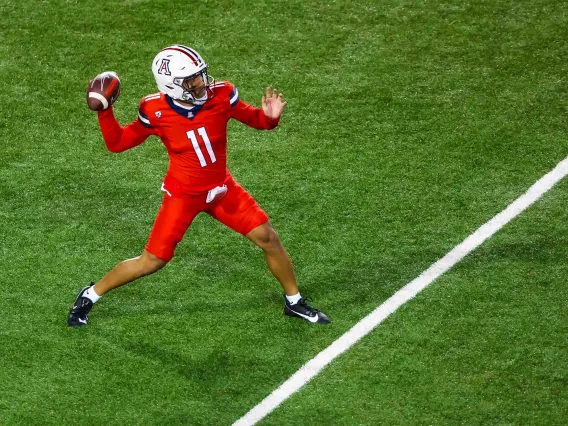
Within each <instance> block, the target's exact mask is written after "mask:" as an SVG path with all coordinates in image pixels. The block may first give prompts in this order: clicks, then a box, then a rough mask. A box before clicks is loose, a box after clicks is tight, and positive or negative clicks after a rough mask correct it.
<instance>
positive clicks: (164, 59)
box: [152, 44, 215, 105]
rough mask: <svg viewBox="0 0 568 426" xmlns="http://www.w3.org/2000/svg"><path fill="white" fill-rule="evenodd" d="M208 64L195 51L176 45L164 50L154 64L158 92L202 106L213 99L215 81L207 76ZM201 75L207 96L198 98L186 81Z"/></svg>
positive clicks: (157, 56)
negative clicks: (188, 87)
mask: <svg viewBox="0 0 568 426" xmlns="http://www.w3.org/2000/svg"><path fill="white" fill-rule="evenodd" d="M207 68H208V65H207V63H206V62H205V61H204V60H203V58H202V57H201V55H200V54H199V53H197V52H196V51H195V50H193V49H191V48H189V47H187V46H183V45H181V44H174V45H173V46H169V47H166V48H165V49H162V50H161V51H160V52H159V53H158V54H157V55H156V57H155V58H154V61H153V62H152V73H153V74H154V77H155V78H156V84H157V85H158V90H159V91H160V92H162V93H165V94H166V95H168V96H169V97H171V98H173V99H178V100H180V101H185V102H190V103H192V104H194V105H202V104H204V103H205V102H206V101H207V100H208V99H211V98H212V97H213V90H212V87H213V84H214V83H215V79H214V78H213V77H210V76H209V75H208V74H207ZM199 75H201V77H202V78H203V82H204V83H205V95H203V96H201V97H200V98H197V97H196V96H195V93H194V92H195V90H194V89H190V90H188V89H186V88H185V87H184V85H183V83H184V81H185V80H186V79H193V78H195V77H197V76H199Z"/></svg>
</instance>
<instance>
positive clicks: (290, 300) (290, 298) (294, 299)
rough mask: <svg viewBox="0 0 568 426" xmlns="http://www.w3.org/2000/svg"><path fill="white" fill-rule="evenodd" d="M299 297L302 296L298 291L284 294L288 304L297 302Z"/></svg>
mask: <svg viewBox="0 0 568 426" xmlns="http://www.w3.org/2000/svg"><path fill="white" fill-rule="evenodd" d="M301 298H302V296H301V295H300V293H299V292H298V293H296V294H294V295H292V296H288V295H286V299H287V300H288V303H290V305H295V304H296V303H298V302H299V301H300V299H301Z"/></svg>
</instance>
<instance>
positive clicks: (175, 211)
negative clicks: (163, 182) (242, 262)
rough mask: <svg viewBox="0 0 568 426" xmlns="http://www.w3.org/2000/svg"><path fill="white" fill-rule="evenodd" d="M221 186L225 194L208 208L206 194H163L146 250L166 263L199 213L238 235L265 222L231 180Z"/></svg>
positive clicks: (262, 213)
mask: <svg viewBox="0 0 568 426" xmlns="http://www.w3.org/2000/svg"><path fill="white" fill-rule="evenodd" d="M225 184H226V185H227V189H228V191H227V194H226V195H225V196H224V197H223V198H221V199H220V200H218V201H214V202H212V203H210V204H207V203H206V202H205V199H206V197H207V193H203V194H199V195H193V196H190V195H180V196H170V195H169V194H167V193H165V194H164V200H163V202H162V207H160V211H159V212H158V215H157V216H156V220H155V222H154V227H153V228H152V232H151V233H150V238H149V239H148V244H146V250H147V251H149V252H150V253H152V254H153V255H154V256H156V257H158V258H160V259H162V260H163V261H165V262H169V261H170V260H171V259H172V257H173V256H174V251H175V248H176V246H177V244H178V243H179V242H180V241H181V239H182V238H183V236H184V234H185V232H186V231H187V228H189V226H190V225H191V222H193V219H195V216H197V214H198V213H200V212H205V213H207V214H209V215H211V216H213V217H214V218H215V219H217V220H218V221H219V222H221V223H222V224H224V225H226V226H228V227H229V228H231V229H232V230H234V231H236V232H238V233H240V234H242V235H247V234H248V233H249V232H250V231H252V230H253V229H254V228H256V227H257V226H259V225H262V224H263V223H265V222H267V221H268V216H267V214H266V212H265V211H264V210H262V208H260V206H259V205H258V204H257V203H256V201H255V200H254V198H252V196H251V195H250V194H249V193H248V192H247V191H246V190H245V189H244V188H243V187H242V186H241V185H239V184H238V183H237V182H236V181H235V180H234V179H233V178H232V177H230V178H229V179H228V180H227V181H226V182H225ZM165 189H166V190H167V189H168V188H167V187H166V188H165Z"/></svg>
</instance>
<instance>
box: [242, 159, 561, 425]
mask: <svg viewBox="0 0 568 426" xmlns="http://www.w3.org/2000/svg"><path fill="white" fill-rule="evenodd" d="M566 174H568V157H566V158H565V159H564V160H562V161H561V162H560V163H558V164H557V165H556V167H555V168H554V169H553V170H552V171H551V172H549V173H547V174H546V175H544V176H543V177H542V178H540V179H539V180H538V181H537V182H536V183H535V184H534V185H533V186H531V187H530V188H529V190H528V191H527V192H525V193H524V194H523V195H521V196H520V197H519V198H517V199H516V200H515V201H513V202H512V203H511V204H509V205H508V206H507V208H505V210H503V211H502V212H501V213H499V214H498V215H496V216H495V217H494V218H493V219H491V220H490V221H488V222H486V223H485V224H483V225H482V226H481V227H479V228H478V229H477V230H476V231H475V232H474V233H473V234H471V235H470V236H469V237H467V238H466V239H465V240H463V241H462V242H461V243H460V244H459V245H457V246H456V247H454V249H452V250H451V251H450V252H449V253H448V254H446V255H445V256H444V257H443V258H441V259H440V260H438V261H437V262H436V263H434V264H433V265H432V266H430V267H429V268H428V269H426V270H425V271H424V272H422V274H420V275H419V276H418V277H417V278H415V279H414V280H413V281H411V282H410V283H408V284H407V285H405V286H404V287H402V288H401V289H400V290H398V291H397V292H396V293H395V294H393V295H392V296H391V297H390V298H389V299H387V300H386V301H385V302H384V303H383V304H382V305H380V306H379V307H378V308H377V309H375V310H374V311H373V312H371V313H370V314H369V315H367V316H366V317H365V318H363V319H362V320H361V321H359V322H358V323H357V324H355V325H354V326H353V327H352V328H351V329H350V330H349V331H347V332H346V333H345V334H344V335H343V336H341V337H340V338H339V339H337V340H336V341H334V342H333V343H332V344H331V345H330V346H328V347H327V348H326V349H324V350H323V351H321V352H320V353H319V354H317V355H316V356H315V358H313V359H312V360H310V361H308V362H307V363H306V364H304V365H303V366H302V368H300V369H299V370H298V371H297V372H296V373H294V375H292V376H291V377H290V378H289V379H288V380H286V381H285V382H284V383H282V384H281V385H280V386H279V387H278V389H276V390H275V391H274V392H272V393H271V394H270V395H268V396H267V397H266V398H265V399H264V400H262V401H261V402H260V403H259V404H258V405H256V406H255V407H254V408H252V409H251V410H250V411H249V412H248V413H246V414H245V415H244V416H243V417H241V418H240V419H239V420H237V421H236V422H235V423H233V426H245V425H247V426H248V425H254V424H256V423H257V422H258V421H260V420H262V419H263V418H264V417H265V416H267V415H268V414H269V413H271V412H272V411H273V410H274V409H275V408H276V407H278V406H279V405H280V404H281V403H282V402H284V401H285V400H286V399H288V398H289V397H290V396H291V395H292V394H294V393H295V392H297V391H298V390H300V389H301V388H302V386H304V385H305V384H306V383H308V382H309V381H310V380H311V379H312V378H313V377H315V376H316V375H317V374H318V373H319V372H320V371H321V370H322V369H323V368H324V367H325V366H326V365H328V364H329V363H330V362H331V361H333V360H334V359H335V358H337V357H338V356H339V355H341V354H342V353H343V352H345V351H346V350H347V349H349V348H350V347H351V346H353V345H354V344H355V343H357V341H359V340H360V339H361V338H363V337H364V336H366V335H367V334H368V333H370V332H371V331H372V330H373V329H374V328H375V327H377V326H378V325H379V324H380V323H381V322H383V321H384V320H385V319H386V318H388V316H389V315H390V314H392V313H393V312H395V311H396V310H397V309H398V308H400V307H401V306H402V305H403V304H404V303H406V302H408V301H409V300H410V299H412V298H413V297H414V296H416V295H417V294H418V293H420V292H421V291H422V290H424V289H425V288H426V287H428V286H429V285H430V284H431V283H432V282H433V281H434V280H435V279H437V278H438V277H440V276H441V275H442V274H444V273H445V272H446V271H448V270H449V269H451V268H452V267H453V266H454V265H455V264H456V263H458V262H459V261H460V260H461V259H463V258H464V257H465V256H466V255H467V254H469V253H470V252H472V251H473V250H475V249H476V248H477V247H479V246H480V245H481V244H482V243H483V242H484V241H485V240H487V239H488V238H490V237H491V236H493V234H495V233H496V232H497V231H498V230H499V229H501V228H502V227H503V226H505V225H506V224H507V223H508V222H510V221H511V220H512V219H514V218H515V217H516V216H518V215H519V214H520V213H521V212H523V211H524V210H525V209H526V208H528V207H529V206H530V205H531V204H532V203H534V202H535V201H536V200H538V199H539V198H540V197H542V195H543V194H545V193H546V192H547V191H548V190H549V189H550V188H552V187H553V186H554V185H555V184H556V183H557V182H558V181H560V180H561V179H562V178H563V177H564V176H566Z"/></svg>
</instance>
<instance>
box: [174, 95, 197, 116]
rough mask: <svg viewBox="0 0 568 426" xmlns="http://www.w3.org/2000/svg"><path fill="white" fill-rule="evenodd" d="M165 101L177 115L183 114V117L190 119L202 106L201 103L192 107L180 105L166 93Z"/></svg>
mask: <svg viewBox="0 0 568 426" xmlns="http://www.w3.org/2000/svg"><path fill="white" fill-rule="evenodd" d="M166 101H167V102H168V105H169V106H170V108H171V109H173V110H174V111H175V112H177V113H178V114H179V115H183V116H184V117H185V118H189V119H190V120H193V119H194V118H195V116H196V115H197V113H198V112H199V111H201V108H203V105H195V106H192V107H185V106H181V105H179V104H178V103H176V102H175V101H174V100H173V99H172V98H170V97H169V96H168V95H166Z"/></svg>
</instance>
